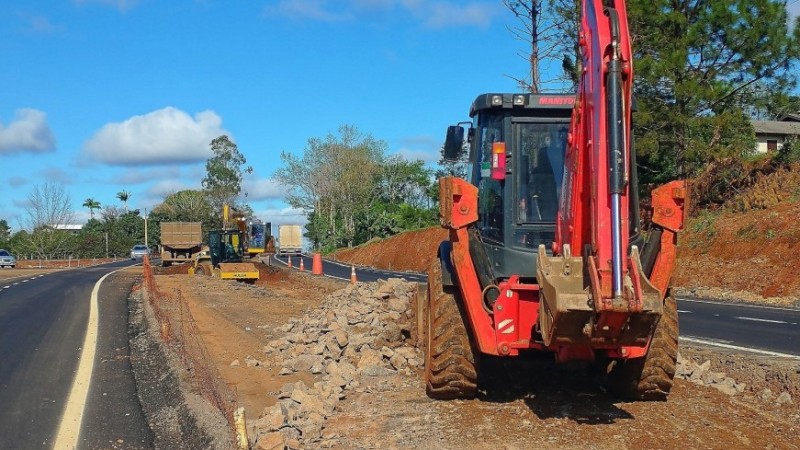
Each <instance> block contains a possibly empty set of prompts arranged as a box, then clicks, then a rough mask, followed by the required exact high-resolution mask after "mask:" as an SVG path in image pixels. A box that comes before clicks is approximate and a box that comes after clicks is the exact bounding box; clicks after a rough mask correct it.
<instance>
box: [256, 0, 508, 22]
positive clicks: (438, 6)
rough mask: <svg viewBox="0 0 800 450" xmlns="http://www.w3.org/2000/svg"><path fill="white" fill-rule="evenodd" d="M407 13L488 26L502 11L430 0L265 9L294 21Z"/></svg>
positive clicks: (298, 0)
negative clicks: (397, 12)
mask: <svg viewBox="0 0 800 450" xmlns="http://www.w3.org/2000/svg"><path fill="white" fill-rule="evenodd" d="M398 10H399V11H401V12H403V11H404V12H407V13H409V14H411V15H412V16H413V17H415V18H416V19H418V20H421V21H422V23H423V25H424V26H425V27H428V28H445V27H452V26H479V27H487V26H489V25H490V24H491V22H492V20H493V19H494V17H495V16H497V15H498V14H499V13H500V12H501V11H502V7H498V4H497V2H491V1H488V0H476V1H473V2H470V3H466V2H458V1H445V0H438V1H430V0H347V1H341V0H336V1H335V0H281V1H279V2H277V3H276V4H275V5H271V6H267V7H266V8H265V9H264V12H265V13H266V14H267V15H270V16H281V17H286V18H289V19H292V20H303V19H309V20H318V21H325V22H334V21H348V20H354V19H358V18H362V17H363V16H365V15H368V14H375V13H380V12H387V13H395V12H396V11H398Z"/></svg>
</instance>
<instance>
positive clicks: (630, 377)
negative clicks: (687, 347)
mask: <svg viewBox="0 0 800 450" xmlns="http://www.w3.org/2000/svg"><path fill="white" fill-rule="evenodd" d="M677 359H678V306H677V304H676V303H675V298H674V297H673V296H672V292H671V291H670V290H668V291H667V297H666V299H664V313H663V315H662V316H661V320H659V321H658V325H657V326H656V332H655V334H654V335H653V339H652V340H651V341H650V348H649V349H648V350H647V354H646V355H645V356H644V357H642V358H636V359H629V360H618V361H614V363H613V364H614V365H613V367H612V368H611V369H610V371H609V372H608V377H609V387H610V388H611V390H612V392H614V393H615V394H617V395H619V396H621V397H624V398H626V399H631V400H651V401H652V400H656V401H658V400H660V401H664V400H666V399H667V397H668V396H669V392H670V390H671V389H672V384H673V381H672V380H673V378H674V377H675V366H676V364H677Z"/></svg>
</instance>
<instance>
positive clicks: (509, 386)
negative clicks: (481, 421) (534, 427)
mask: <svg viewBox="0 0 800 450" xmlns="http://www.w3.org/2000/svg"><path fill="white" fill-rule="evenodd" d="M552 358H553V357H552V355H551V354H549V353H548V354H543V355H541V356H535V355H532V356H531V355H528V356H523V357H519V358H511V359H509V358H492V357H484V358H483V359H482V360H481V366H480V372H481V379H480V390H479V396H478V399H479V400H480V401H484V402H492V403H508V402H512V401H515V400H518V399H523V400H524V402H525V404H526V405H527V406H528V408H530V409H531V411H532V412H533V413H534V414H536V415H537V416H538V417H539V418H540V419H543V420H544V419H550V418H556V419H562V418H566V419H570V420H572V421H574V422H576V423H579V424H587V425H597V424H612V423H616V422H617V421H619V420H627V419H633V416H632V415H631V414H630V413H629V412H628V411H626V410H624V409H622V408H620V406H618V404H619V403H621V400H620V399H619V398H617V397H614V396H613V395H611V394H609V393H608V392H607V391H606V390H605V389H604V387H603V377H602V376H601V374H600V373H599V371H598V370H597V369H596V368H594V367H592V366H589V365H586V366H581V365H561V364H556V363H555V362H554V361H553V360H552Z"/></svg>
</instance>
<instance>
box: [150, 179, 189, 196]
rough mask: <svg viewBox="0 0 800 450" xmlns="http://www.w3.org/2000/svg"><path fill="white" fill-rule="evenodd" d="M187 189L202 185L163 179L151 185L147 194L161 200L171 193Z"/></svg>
mask: <svg viewBox="0 0 800 450" xmlns="http://www.w3.org/2000/svg"><path fill="white" fill-rule="evenodd" d="M186 189H200V186H198V185H194V186H192V185H189V184H187V183H184V182H182V181H179V180H161V181H159V182H158V183H156V184H154V185H152V186H150V188H149V189H148V190H147V196H148V197H150V198H153V199H158V200H159V201H161V200H163V199H164V198H166V197H167V196H168V195H169V194H174V193H175V192H178V191H183V190H186Z"/></svg>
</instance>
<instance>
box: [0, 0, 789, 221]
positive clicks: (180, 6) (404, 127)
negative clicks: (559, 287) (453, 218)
mask: <svg viewBox="0 0 800 450" xmlns="http://www.w3.org/2000/svg"><path fill="white" fill-rule="evenodd" d="M789 8H790V10H791V12H792V14H793V15H796V14H797V13H798V9H800V1H798V0H790V1H789ZM514 23H515V22H514V18H513V17H512V15H511V14H510V12H508V11H507V10H506V9H505V8H504V7H503V5H502V2H501V1H500V0H464V1H460V0H427V1H426V0H272V1H268V0H250V1H243V0H227V1H223V0H183V1H165V0H61V1H55V0H37V1H27V0H26V1H23V0H18V1H13V0H3V1H0V58H2V61H3V68H2V70H0V86H2V90H0V92H1V93H0V169H2V171H1V172H0V174H2V175H0V179H1V180H2V182H0V219H6V220H7V221H8V222H9V224H10V225H11V226H12V227H13V228H15V229H18V227H19V225H20V219H21V218H22V215H23V207H24V205H25V202H26V199H27V196H28V193H29V191H30V189H31V188H32V187H33V186H34V185H36V184H41V183H44V182H46V181H49V182H53V183H61V184H63V185H64V186H65V189H66V191H67V192H68V193H69V195H70V197H71V199H72V201H73V204H74V209H75V222H77V223H83V222H85V221H86V220H87V218H88V212H87V211H86V209H85V208H82V207H81V204H82V203H83V200H84V199H86V198H87V197H93V198H94V199H96V200H98V201H100V203H101V204H102V205H116V206H120V203H119V201H118V200H117V199H116V193H117V192H119V191H122V190H126V191H128V192H130V193H131V194H132V197H131V200H130V202H129V204H130V207H131V208H139V209H144V208H147V209H152V207H153V206H154V205H156V204H158V203H159V202H160V201H161V200H162V199H163V198H164V196H166V195H167V194H169V193H172V192H175V191H177V190H180V189H185V188H199V187H200V180H201V179H202V177H203V175H204V163H205V160H206V159H207V158H208V157H209V156H210V149H209V145H208V144H209V142H210V141H211V140H212V139H213V138H215V137H217V136H219V135H221V134H228V135H229V136H230V137H231V138H232V139H233V140H234V141H235V142H236V143H237V145H238V146H239V149H240V151H241V152H242V153H243V154H244V155H245V157H246V158H247V160H248V163H249V165H251V166H252V167H253V168H254V172H253V173H252V174H251V175H249V176H248V177H247V178H246V180H245V183H244V191H246V192H247V193H248V195H247V201H248V202H249V203H250V204H251V205H252V206H253V208H254V210H255V211H256V214H257V216H258V217H259V218H261V219H262V220H264V221H271V222H273V224H277V223H297V222H304V218H303V217H302V215H298V214H297V213H298V212H297V211H292V210H291V209H290V208H288V205H287V204H286V203H285V202H284V201H283V197H284V194H285V190H286V189H285V187H282V186H279V185H277V184H276V183H274V182H273V181H272V175H273V173H274V171H275V169H276V168H278V167H279V166H280V159H279V154H280V152H281V151H289V152H293V153H296V154H302V152H303V149H304V148H305V145H306V142H307V140H308V139H309V138H311V137H324V136H325V135H327V134H328V133H335V132H336V130H337V128H338V127H339V126H340V125H342V124H353V125H356V126H357V127H359V129H360V130H361V131H363V132H367V133H371V134H372V135H373V136H374V137H375V138H378V139H383V140H385V141H387V142H388V144H389V152H390V153H399V154H402V155H404V156H406V157H408V158H409V159H424V160H425V161H427V162H429V163H434V162H435V161H436V160H437V159H438V150H439V148H440V145H441V142H442V141H443V138H444V132H445V128H446V126H447V125H448V124H452V123H454V122H456V121H459V120H464V119H466V118H467V112H468V108H469V105H470V103H471V102H472V100H473V99H474V97H475V95H477V94H479V93H482V92H498V91H516V90H517V85H516V83H515V82H514V81H513V80H512V79H511V78H509V77H508V76H506V75H512V76H516V77H522V76H524V73H525V71H526V62H525V61H524V60H523V59H522V58H520V57H519V56H518V52H519V51H520V50H523V49H524V43H522V42H520V41H517V40H515V39H514V38H513V36H512V35H511V33H510V32H509V31H508V30H507V27H508V26H509V25H513V24H514Z"/></svg>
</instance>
